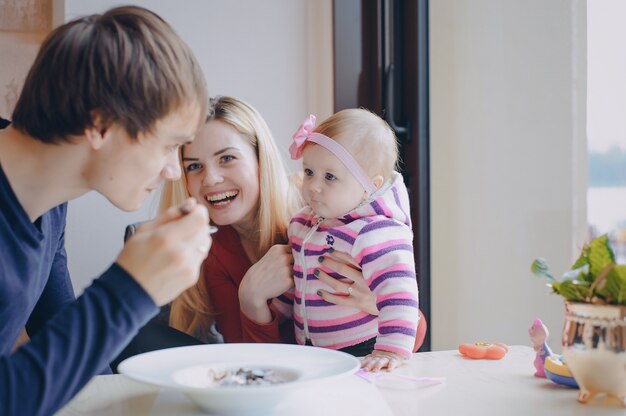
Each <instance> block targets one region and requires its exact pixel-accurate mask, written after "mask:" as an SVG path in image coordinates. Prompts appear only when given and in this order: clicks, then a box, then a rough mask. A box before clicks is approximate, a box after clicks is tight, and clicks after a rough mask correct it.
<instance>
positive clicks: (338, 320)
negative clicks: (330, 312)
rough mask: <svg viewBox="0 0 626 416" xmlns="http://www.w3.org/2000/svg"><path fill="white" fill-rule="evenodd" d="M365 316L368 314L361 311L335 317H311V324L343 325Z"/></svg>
mask: <svg viewBox="0 0 626 416" xmlns="http://www.w3.org/2000/svg"><path fill="white" fill-rule="evenodd" d="M364 316H367V314H366V313H364V312H359V313H356V314H354V315H350V316H342V317H341V318H334V319H309V325H312V326H332V325H341V324H345V323H348V322H353V321H357V320H359V319H361V318H363V317H364Z"/></svg>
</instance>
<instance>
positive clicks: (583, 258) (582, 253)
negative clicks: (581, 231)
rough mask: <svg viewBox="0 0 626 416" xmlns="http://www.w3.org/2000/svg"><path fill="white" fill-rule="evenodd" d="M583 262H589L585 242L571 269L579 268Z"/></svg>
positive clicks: (587, 247) (587, 248)
mask: <svg viewBox="0 0 626 416" xmlns="http://www.w3.org/2000/svg"><path fill="white" fill-rule="evenodd" d="M585 264H589V246H588V245H587V244H585V245H584V246H583V249H582V250H581V251H580V257H578V260H576V262H575V263H574V265H573V266H572V270H574V269H579V268H581V267H583V266H584V265H585Z"/></svg>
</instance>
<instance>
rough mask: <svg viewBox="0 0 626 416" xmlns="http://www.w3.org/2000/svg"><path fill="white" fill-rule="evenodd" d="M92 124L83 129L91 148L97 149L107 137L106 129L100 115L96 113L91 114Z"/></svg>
mask: <svg viewBox="0 0 626 416" xmlns="http://www.w3.org/2000/svg"><path fill="white" fill-rule="evenodd" d="M91 119H92V125H91V126H89V127H87V128H86V129H85V137H86V138H87V141H88V142H89V144H90V145H91V148H92V149H94V150H98V149H100V148H101V147H102V145H103V144H104V142H105V141H106V139H107V133H108V129H107V128H106V127H105V126H104V124H103V123H102V117H100V115H98V114H97V113H93V114H92V117H91Z"/></svg>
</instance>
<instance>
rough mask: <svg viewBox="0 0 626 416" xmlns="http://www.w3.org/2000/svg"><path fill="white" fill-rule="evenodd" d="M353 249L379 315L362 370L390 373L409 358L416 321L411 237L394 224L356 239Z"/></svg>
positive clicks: (408, 230)
mask: <svg viewBox="0 0 626 416" xmlns="http://www.w3.org/2000/svg"><path fill="white" fill-rule="evenodd" d="M377 229H380V227H377ZM355 249H356V250H355V258H356V259H357V260H358V261H359V262H360V264H361V267H362V269H363V276H364V277H365V279H366V281H367V283H368V285H369V287H370V289H371V290H372V291H373V292H374V294H375V295H376V299H377V306H378V310H379V311H380V313H379V316H378V337H377V338H376V344H375V346H374V351H373V352H372V354H370V355H368V356H367V357H366V358H365V359H364V360H363V363H362V366H363V368H365V369H367V370H371V371H378V370H381V369H389V370H391V369H393V368H395V367H396V366H398V365H399V364H400V363H402V361H404V360H405V359H408V358H410V357H411V354H412V351H413V345H414V343H415V336H416V333H415V332H416V328H417V322H418V320H419V309H418V296H417V295H418V292H417V281H416V278H415V262H414V259H413V246H412V233H411V231H410V229H408V227H406V226H404V225H403V224H398V223H397V222H396V223H395V224H394V225H389V226H387V227H385V232H374V233H372V232H366V233H363V234H362V235H359V237H358V238H357V242H356V243H355Z"/></svg>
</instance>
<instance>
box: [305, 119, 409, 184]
mask: <svg viewBox="0 0 626 416" xmlns="http://www.w3.org/2000/svg"><path fill="white" fill-rule="evenodd" d="M315 131H316V132H317V133H321V134H323V135H325V136H328V137H330V138H332V139H333V140H335V141H337V142H338V143H340V144H341V145H342V146H343V147H345V148H346V150H347V151H348V152H350V154H351V155H352V156H353V157H354V159H355V160H356V161H357V162H358V163H359V165H360V166H361V168H362V169H363V170H364V171H365V172H366V173H367V174H368V175H369V176H370V177H374V176H376V175H382V177H383V178H384V179H385V180H387V179H389V177H390V176H391V174H392V172H393V171H394V170H396V169H397V167H398V141H397V139H396V135H395V134H394V132H393V130H392V129H391V127H389V125H388V124H387V122H386V121H385V120H383V119H382V118H380V117H378V116H377V115H376V114H374V113H372V112H371V111H368V110H365V109H361V108H348V109H346V110H341V111H339V112H337V113H335V114H333V115H332V116H330V117H328V118H327V119H326V120H324V121H323V122H322V123H321V124H320V125H319V126H318V127H317V128H316V129H315Z"/></svg>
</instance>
